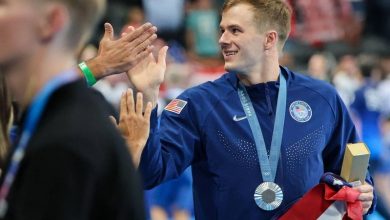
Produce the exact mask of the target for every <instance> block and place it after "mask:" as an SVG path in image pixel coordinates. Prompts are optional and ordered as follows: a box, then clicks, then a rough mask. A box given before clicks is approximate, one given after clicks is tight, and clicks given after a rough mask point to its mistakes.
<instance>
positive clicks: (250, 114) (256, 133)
mask: <svg viewBox="0 0 390 220" xmlns="http://www.w3.org/2000/svg"><path fill="white" fill-rule="evenodd" d="M279 75H280V77H279V78H280V86H279V94H278V102H277V107H276V116H275V124H274V131H273V134H272V141H271V149H270V157H269V158H268V155H267V149H266V147H265V142H264V137H263V133H262V132H261V128H260V124H259V120H258V119H257V116H256V112H255V110H254V108H253V105H252V102H251V100H250V97H249V95H248V92H247V91H246V89H245V86H244V85H242V84H241V83H239V86H238V96H239V97H240V101H241V105H242V107H243V109H244V111H245V114H246V117H247V119H248V122H249V126H250V128H251V131H252V135H253V138H254V139H255V143H256V150H257V156H258V157H259V163H260V170H261V175H262V177H263V181H264V182H274V180H275V176H276V169H277V166H278V160H279V156H280V147H281V145H282V138H283V128H284V118H285V114H286V100H287V85H286V84H287V83H286V78H285V77H284V75H283V74H282V73H280V74H279Z"/></svg>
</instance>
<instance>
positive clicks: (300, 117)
mask: <svg viewBox="0 0 390 220" xmlns="http://www.w3.org/2000/svg"><path fill="white" fill-rule="evenodd" d="M289 110H290V115H291V117H292V118H293V119H294V120H295V121H297V122H307V121H309V120H310V118H311V116H312V114H313V112H312V110H311V107H310V105H309V104H307V103H306V102H304V101H295V102H293V103H291V105H290V108H289Z"/></svg>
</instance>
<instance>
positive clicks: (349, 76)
mask: <svg viewBox="0 0 390 220" xmlns="http://www.w3.org/2000/svg"><path fill="white" fill-rule="evenodd" d="M360 80H361V76H360V70H359V67H358V64H357V61H356V58H355V57H354V56H352V55H345V56H343V57H341V59H340V61H339V63H338V65H337V67H336V70H335V73H334V76H333V79H332V83H333V84H334V86H335V87H336V90H337V92H338V93H339V95H340V97H341V99H342V100H343V101H344V103H345V105H346V106H347V107H348V106H350V104H351V103H352V102H353V100H354V93H355V91H356V90H357V89H358V88H359V86H360Z"/></svg>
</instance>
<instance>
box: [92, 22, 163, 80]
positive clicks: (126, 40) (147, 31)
mask: <svg viewBox="0 0 390 220" xmlns="http://www.w3.org/2000/svg"><path fill="white" fill-rule="evenodd" d="M156 31H157V28H156V27H155V26H153V25H152V24H150V23H146V24H144V25H142V26H141V27H139V28H137V29H134V28H133V27H129V28H128V29H127V31H126V33H124V34H122V35H121V38H119V39H117V40H115V39H114V29H113V27H112V25H111V24H109V23H105V24H104V36H103V38H102V39H101V41H100V44H99V50H98V55H97V56H96V57H95V58H93V59H91V60H88V61H87V62H86V63H87V65H88V67H89V68H90V69H91V70H92V72H93V74H94V76H95V78H97V79H99V78H102V77H104V76H108V75H112V74H117V73H122V72H126V71H128V70H129V69H131V68H132V67H134V66H135V65H136V64H137V63H139V62H140V60H142V59H144V58H146V57H147V56H148V54H149V53H150V52H151V51H152V49H153V46H151V44H152V42H153V41H154V40H155V39H156V38H157V35H156V34H155V33H156Z"/></svg>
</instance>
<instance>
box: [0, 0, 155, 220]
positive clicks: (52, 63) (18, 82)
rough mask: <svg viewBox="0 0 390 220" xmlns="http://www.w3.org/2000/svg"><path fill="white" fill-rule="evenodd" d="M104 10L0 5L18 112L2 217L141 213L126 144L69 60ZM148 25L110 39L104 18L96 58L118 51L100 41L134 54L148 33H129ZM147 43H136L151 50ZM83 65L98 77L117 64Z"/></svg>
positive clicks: (0, 57) (0, 29) (52, 3)
mask: <svg viewBox="0 0 390 220" xmlns="http://www.w3.org/2000/svg"><path fill="white" fill-rule="evenodd" d="M104 8H105V1H104V0H83V1H66V0H4V1H1V3H0V47H1V48H2V49H1V51H0V68H1V74H3V75H2V76H5V78H6V80H7V81H6V84H7V86H8V87H9V89H10V93H11V95H12V97H13V98H14V99H15V100H16V101H18V103H19V105H20V107H21V111H22V117H21V119H20V121H19V122H18V124H19V127H20V133H19V135H18V138H17V139H16V141H15V143H14V144H13V145H12V147H11V149H10V153H9V156H8V158H7V163H6V166H5V169H4V171H3V175H2V178H1V182H0V183H1V187H0V219H30V220H34V219H72V220H82V219H123V220H124V219H144V218H145V216H144V209H143V197H142V190H141V187H140V182H139V178H138V176H137V174H136V172H135V169H134V166H133V164H132V160H131V158H130V156H129V154H128V151H127V149H126V145H125V142H124V141H123V139H122V138H121V136H120V135H119V133H118V132H117V131H116V129H115V127H114V126H113V125H112V124H111V123H110V121H109V120H108V117H107V116H106V112H105V111H104V107H103V104H102V103H101V100H99V99H97V98H96V96H95V95H93V94H92V93H91V91H90V90H89V89H88V88H87V85H86V83H85V81H84V80H79V77H80V75H79V72H78V71H77V70H76V68H74V67H75V66H76V55H77V53H78V51H79V48H80V47H81V46H82V45H83V44H84V43H85V41H86V40H87V39H88V37H89V35H90V32H91V31H92V28H93V26H94V25H95V23H96V22H97V21H98V19H99V18H100V16H101V14H102V13H103V11H104ZM149 28H151V25H150V24H149V25H147V26H145V27H143V29H140V30H136V31H133V32H132V34H129V35H127V36H126V37H125V38H123V39H121V40H118V41H113V40H112V39H110V37H109V36H111V34H112V27H111V26H110V25H109V24H106V30H108V31H109V32H108V34H106V35H107V36H106V37H105V38H104V39H103V41H102V43H101V48H100V49H99V50H100V51H99V52H100V53H99V55H98V57H99V58H101V57H106V58H107V57H110V56H112V54H114V55H115V54H116V55H115V56H114V57H119V55H118V54H120V52H121V51H120V50H118V49H116V50H112V49H110V48H106V47H105V46H107V45H114V44H119V43H122V44H123V47H122V48H121V49H122V50H126V52H128V51H133V52H134V50H132V49H134V47H133V46H135V45H139V43H140V42H143V41H147V40H145V39H149V37H150V36H151V35H152V34H147V35H145V36H144V38H142V39H138V40H139V41H138V43H136V44H135V45H134V44H131V42H132V40H133V39H135V38H136V35H137V33H138V34H140V33H141V32H142V33H143V32H144V31H145V30H146V29H149ZM110 31H111V32H110ZM151 32H152V33H153V32H155V30H153V31H151ZM110 33H111V34H110ZM148 44H149V43H148V42H146V43H145V44H140V45H141V46H142V48H139V51H145V52H146V54H148V53H149V50H148V48H147V45H148ZM114 52H115V53H114ZM140 54H141V55H140ZM136 55H137V53H135V54H134V56H132V59H135V57H136ZM138 55H140V56H141V57H142V52H141V53H139V54H138ZM138 55H137V56H138ZM97 60H99V59H97ZM95 61H96V60H95ZM110 62H112V63H113V62H114V61H113V60H111V59H110ZM112 63H111V64H112ZM89 64H90V66H91V68H96V69H99V70H100V71H101V72H102V73H103V75H104V74H109V73H110V72H112V71H114V69H112V68H111V66H110V65H109V64H107V63H102V62H96V63H93V62H90V63H89ZM103 64H104V65H105V68H104V69H102V68H100V67H99V65H103ZM114 64H115V65H118V63H114ZM126 65H129V64H126ZM141 103H142V102H141ZM149 106H150V104H149ZM1 107H2V108H3V106H1ZM148 108H150V107H147V109H148Z"/></svg>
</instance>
